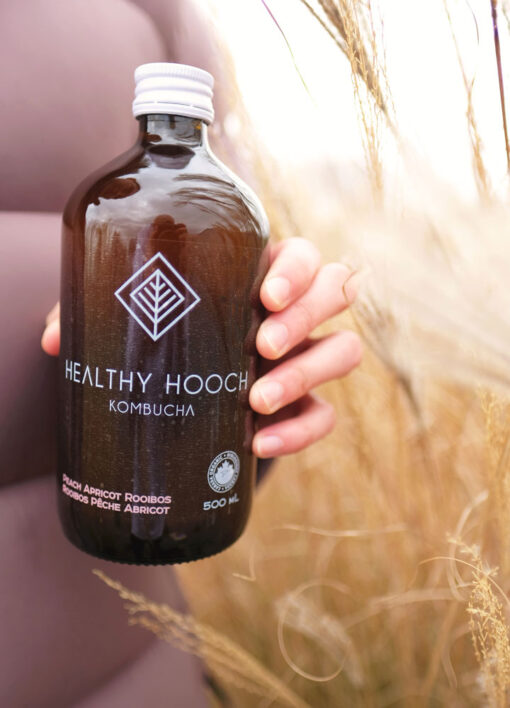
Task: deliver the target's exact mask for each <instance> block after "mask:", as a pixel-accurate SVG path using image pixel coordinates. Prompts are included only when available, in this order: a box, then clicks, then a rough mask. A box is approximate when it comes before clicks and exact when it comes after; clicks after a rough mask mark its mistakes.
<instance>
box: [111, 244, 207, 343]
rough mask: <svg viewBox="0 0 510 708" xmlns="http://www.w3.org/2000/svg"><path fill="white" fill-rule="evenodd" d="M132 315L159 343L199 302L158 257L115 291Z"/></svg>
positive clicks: (192, 292) (195, 295)
mask: <svg viewBox="0 0 510 708" xmlns="http://www.w3.org/2000/svg"><path fill="white" fill-rule="evenodd" d="M115 297H116V298H117V299H118V300H120V302H121V303H122V304H123V305H124V307H125V308H126V310H127V311H128V312H129V314H130V315H131V316H132V317H134V319H135V320H136V321H137V322H138V324H139V325H140V326H141V327H143V329H144V330H145V331H146V332H147V334H148V335H149V336H150V337H151V338H152V339H153V340H154V341H156V340H157V339H159V338H160V337H162V336H163V335H164V334H165V332H168V330H169V329H170V328H171V327H173V326H174V324H175V323H176V322H178V321H179V320H180V319H181V318H182V317H184V315H187V314H188V312H189V311H190V310H192V309H193V308H194V307H195V305H198V303H199V302H200V298H199V297H198V295H197V294H196V292H195V291H194V290H193V288H192V287H191V286H190V285H189V284H188V283H187V282H186V281H185V280H184V278H183V277H182V275H180V274H179V273H178V272H177V270H176V269H175V268H174V267H173V266H172V265H171V264H170V263H169V262H168V261H167V259H166V258H165V257H164V256H163V255H162V254H161V253H156V255H155V256H153V257H152V258H151V259H150V260H149V261H147V263H146V264H145V265H143V266H142V267H141V268H139V269H138V270H137V271H136V273H134V274H133V275H132V276H131V277H130V278H128V280H126V282H125V283H124V284H123V285H121V286H120V288H118V289H117V290H116V291H115Z"/></svg>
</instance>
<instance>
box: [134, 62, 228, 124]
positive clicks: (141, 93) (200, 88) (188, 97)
mask: <svg viewBox="0 0 510 708" xmlns="http://www.w3.org/2000/svg"><path fill="white" fill-rule="evenodd" d="M135 84H136V88H135V100H134V101H133V114H134V116H135V117H137V116H141V115H144V114H147V113H169V114H172V115H177V116H189V117H190V118H200V119H201V120H203V121H205V122H206V123H212V121H213V119H214V110H213V104H212V95H213V85H214V79H213V77H212V76H211V74H209V73H208V72H207V71H204V70H203V69H197V68H196V67H195V66H187V65H186V64H169V63H163V62H161V63H152V64H142V65H141V66H139V67H138V68H137V69H136V70H135Z"/></svg>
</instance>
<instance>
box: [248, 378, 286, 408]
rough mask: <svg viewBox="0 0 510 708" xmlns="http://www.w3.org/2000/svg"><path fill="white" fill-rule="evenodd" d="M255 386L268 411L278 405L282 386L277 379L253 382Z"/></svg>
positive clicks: (281, 396)
mask: <svg viewBox="0 0 510 708" xmlns="http://www.w3.org/2000/svg"><path fill="white" fill-rule="evenodd" d="M255 388H256V392H257V393H258V395H259V396H260V397H261V398H262V400H263V401H264V403H265V405H266V408H267V409H268V411H269V412H270V413H273V412H274V411H275V410H276V409H277V408H279V407H280V401H281V400H282V398H283V386H282V384H281V383H280V382H279V381H259V382H257V383H256V384H255Z"/></svg>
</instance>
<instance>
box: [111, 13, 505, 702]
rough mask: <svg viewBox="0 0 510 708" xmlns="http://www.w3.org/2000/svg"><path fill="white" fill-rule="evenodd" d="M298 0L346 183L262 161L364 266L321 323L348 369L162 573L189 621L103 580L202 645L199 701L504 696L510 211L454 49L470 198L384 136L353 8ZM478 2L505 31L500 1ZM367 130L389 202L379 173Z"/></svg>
mask: <svg viewBox="0 0 510 708" xmlns="http://www.w3.org/2000/svg"><path fill="white" fill-rule="evenodd" d="M296 2H298V0H296ZM306 4H307V5H308V6H309V9H310V11H311V14H310V22H317V21H319V22H321V23H322V25H323V28H324V31H325V32H327V33H329V34H330V36H331V37H332V38H333V40H334V41H335V42H336V43H337V45H338V49H339V51H341V52H343V54H344V55H345V60H346V61H348V62H350V64H351V68H352V76H353V96H354V100H356V101H357V102H358V106H359V115H360V129H361V130H362V133H363V139H364V146H365V151H366V176H367V180H366V185H367V186H366V188H365V189H364V190H363V189H361V188H360V189H359V190H358V191H357V192H356V193H353V192H352V191H351V193H349V195H348V198H346V197H345V194H344V193H343V192H342V187H341V185H338V188H337V187H336V185H335V184H332V182H331V173H330V172H328V173H327V174H328V182H327V183H326V181H324V182H323V183H322V187H323V189H322V197H321V198H322V199H324V194H325V193H327V194H329V195H330V202H329V204H330V206H329V208H328V209H326V210H320V213H319V214H318V213H317V212H318V210H317V209H316V208H314V204H313V200H311V199H310V195H309V190H308V186H307V182H306V176H303V177H302V178H300V177H299V176H296V175H295V174H294V175H289V174H285V173H284V169H283V168H280V169H281V170H282V176H281V184H282V185H283V184H285V185H287V187H286V189H287V194H286V198H285V202H286V205H287V210H286V212H285V214H284V215H283V216H282V217H281V221H280V223H281V224H285V223H287V225H288V230H289V231H290V232H293V233H296V230H299V231H300V232H301V233H302V234H304V235H308V236H310V235H311V234H313V238H314V239H315V240H316V241H317V243H318V244H319V245H320V247H321V248H322V250H323V253H324V256H325V258H339V257H341V256H342V255H343V254H346V253H347V254H349V255H350V257H351V259H352V264H353V266H354V267H356V268H358V269H359V270H360V271H361V272H362V273H364V278H363V281H362V287H361V295H360V299H359V302H358V304H357V305H356V307H355V308H353V310H352V313H351V314H350V315H349V316H347V317H346V316H345V315H343V316H342V317H341V318H340V319H339V320H338V322H336V323H330V324H329V325H328V328H334V327H337V326H351V327H355V328H357V329H359V330H360V331H361V333H362V334H363V336H364V339H365V342H366V352H365V358H364V362H363V365H362V366H361V368H360V369H359V370H358V371H356V372H355V373H354V374H353V375H351V376H349V377H348V378H347V379H345V380H343V381H336V382H333V383H331V384H329V385H327V386H325V387H323V391H322V393H323V394H324V396H325V397H327V398H328V399H329V400H331V401H332V402H333V403H334V405H335V407H336V410H337V412H338V425H337V426H336V429H335V431H334V433H333V434H331V435H330V436H329V437H328V438H327V439H326V440H325V441H323V442H321V443H319V444H316V445H314V446H313V447H312V448H310V449H308V450H307V451H305V452H303V453H301V454H299V455H294V456H291V457H288V458H285V459H282V460H280V461H278V462H277V463H276V464H275V466H274V469H273V472H272V474H271V475H270V476H269V478H268V479H266V480H265V481H264V483H263V485H262V487H261V488H260V490H259V491H258V494H257V498H256V503H255V507H254V511H253V515H252V518H251V521H250V524H249V528H248V530H247V532H246V533H245V535H244V536H243V538H242V539H241V540H240V541H239V542H238V543H236V544H235V546H234V547H233V548H231V549H230V550H228V551H227V552H225V553H223V554H221V555H219V556H217V557H215V558H212V559H210V560H206V561H201V562H200V563H197V564H191V565H190V566H188V567H185V568H182V569H180V570H179V574H180V577H181V579H182V581H183V583H184V586H185V589H186V592H187V596H188V598H189V601H190V604H191V607H192V617H182V616H180V615H178V614H177V613H175V612H174V611H172V610H171V609H170V608H165V607H162V606H158V605H152V604H151V603H150V601H146V600H145V599H144V598H141V597H140V596H137V595H134V594H132V593H130V592H129V591H127V590H125V589H122V588H120V587H119V586H116V585H115V584H114V587H117V589H118V590H119V591H120V592H121V594H122V595H123V597H124V599H125V600H126V602H127V604H128V607H130V608H131V610H133V611H135V613H134V614H133V617H134V618H135V619H136V621H138V622H141V623H142V624H144V625H145V626H146V627H147V628H148V629H150V630H152V631H155V632H156V633H158V634H159V635H160V636H161V637H162V638H164V639H167V640H169V641H173V642H175V643H177V644H178V645H179V646H182V647H183V648H184V649H186V650H189V651H193V652H195V653H197V654H199V655H201V656H202V657H204V658H205V660H206V661H207V663H208V666H209V669H210V671H211V674H212V676H213V684H214V690H213V691H212V693H211V696H212V701H213V702H214V703H215V704H216V705H232V706H236V707H237V706H243V707H244V706H246V707H251V706H260V707H262V706H265V707H267V706H314V707H315V706H317V707H321V708H322V707H323V706H324V707H330V706H360V707H363V708H365V707H367V708H372V707H374V708H383V707H385V708H386V707H388V708H389V707H390V706H412V707H414V706H435V705H438V706H449V707H454V706H459V707H462V708H464V707H465V706H486V705H488V706H498V707H499V706H506V705H507V703H508V701H509V686H510V639H509V620H510V599H509V597H510V505H509V499H510V438H509V431H510V403H509V399H508V392H509V390H510V325H509V323H510V294H509V292H510V289H509V285H510V246H509V241H508V238H509V235H510V209H509V207H508V204H507V200H506V198H504V197H501V196H496V190H495V189H494V187H493V184H492V183H491V175H490V174H489V171H488V170H487V168H486V166H485V164H484V156H483V147H482V144H483V142H482V138H481V136H480V132H479V129H478V125H477V120H476V106H475V104H474V102H473V100H472V81H471V79H470V77H469V75H468V73H467V71H466V70H465V69H464V68H463V67H464V64H463V57H462V54H461V52H460V49H458V59H459V62H460V64H459V67H460V69H461V71H460V72H459V81H462V82H463V83H464V86H465V91H466V123H465V125H462V126H459V130H467V131H468V132H469V136H470V144H471V149H472V158H473V170H474V175H475V178H476V183H477V185H478V189H479V199H478V200H476V201H475V202H470V203H467V202H466V201H461V200H460V199H459V198H457V197H456V196H455V195H454V194H453V193H451V191H450V190H448V189H447V188H445V186H444V185H443V184H441V183H440V181H438V180H437V178H436V177H434V176H433V172H432V171H431V170H430V169H429V167H428V166H424V165H422V164H420V163H419V161H417V159H416V158H415V157H414V156H413V154H412V152H411V151H410V150H409V148H408V147H407V146H406V145H405V143H404V141H403V140H402V139H401V137H400V135H399V129H398V116H395V112H394V110H393V106H392V101H391V95H390V88H391V77H390V76H388V75H387V73H386V70H385V66H384V61H383V59H384V56H383V52H382V51H381V42H380V37H379V29H380V24H379V23H380V15H379V14H376V13H375V12H374V8H372V7H371V4H370V1H369V0H366V1H365V2H361V1H356V0H319V1H318V2H316V3H312V2H307V3H306ZM481 5H483V3H480V6H481ZM479 9H480V11H486V12H488V13H490V12H491V11H492V12H493V13H494V15H495V17H497V19H499V20H500V22H501V20H502V18H503V20H502V21H503V27H500V31H507V29H506V25H505V22H504V18H505V13H504V11H505V10H506V8H505V7H503V6H500V5H499V4H498V3H496V2H492V3H491V2H489V0H487V3H486V8H485V10H483V8H479ZM448 10H449V7H448V5H445V12H446V13H447V12H448ZM445 18H446V19H445V21H449V22H450V26H451V30H452V42H455V41H456V28H455V26H454V24H453V21H452V18H451V17H449V16H448V14H446V15H445ZM495 67H496V64H495ZM495 70H496V68H495ZM502 75H503V74H502ZM495 110H500V107H499V106H498V105H497V104H496V107H495ZM502 135H503V134H502ZM387 142H392V144H393V145H394V146H395V149H396V150H397V151H398V153H399V155H400V158H401V161H402V165H403V168H402V169H403V171H404V172H405V180H406V181H407V185H408V186H409V185H413V190H414V191H412V194H413V195H414V196H413V197H412V198H410V199H409V201H406V202H401V201H398V200H397V199H396V198H395V197H394V195H393V194H392V192H391V187H390V186H388V185H387V184H386V181H385V165H384V158H383V154H382V152H381V146H384V145H385V144H386V143H387ZM502 150H505V139H504V137H502ZM263 178H264V177H263V175H262V176H261V179H263ZM317 179H318V181H319V182H320V175H318V176H317ZM273 180H274V173H273ZM282 190H283V187H282ZM282 190H280V191H282ZM499 191H500V192H501V191H505V190H501V189H500V190H499ZM410 193H411V192H410V190H409V189H406V191H405V194H406V195H409V194H410ZM406 198H407V197H406ZM269 206H270V208H271V210H272V212H274V213H275V214H276V211H277V205H269ZM289 214H291V215H292V217H291V219H290V221H289Z"/></svg>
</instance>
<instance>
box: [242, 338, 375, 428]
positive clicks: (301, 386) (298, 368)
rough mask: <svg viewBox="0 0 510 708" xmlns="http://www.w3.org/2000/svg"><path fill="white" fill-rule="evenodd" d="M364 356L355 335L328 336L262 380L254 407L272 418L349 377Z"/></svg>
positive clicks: (255, 387)
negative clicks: (322, 387)
mask: <svg viewBox="0 0 510 708" xmlns="http://www.w3.org/2000/svg"><path fill="white" fill-rule="evenodd" d="M361 355H362V346H361V340H360V338H359V337H358V335H357V334H355V333H354V332H351V331H349V330H346V331H343V332H338V333H336V334H332V335H330V336H328V337H324V338H323V339H320V340H318V341H317V342H316V343H314V344H313V345H312V346H311V347H309V348H308V349H307V350H305V351H303V352H301V353H299V354H297V355H296V356H293V357H292V358H289V359H287V360H286V361H284V362H283V363H281V364H279V365H278V366H276V367H275V368H274V369H272V370H271V371H270V372H269V373H268V374H266V375H265V376H262V377H261V378H260V379H258V380H257V381H256V382H255V383H254V385H253V386H252V388H251V391H250V405H251V407H252V408H253V409H254V410H255V411H257V412H258V413H263V414H264V415H270V414H271V413H274V412H275V411H277V410H279V409H280V408H282V407H283V406H286V405H288V404H289V403H292V402H293V401H297V400H298V399H299V398H301V397H302V396H304V395H306V394H307V393H308V392H309V391H311V389H312V388H315V386H318V385H319V384H321V383H324V382H325V381H329V380H330V379H335V378H339V377H341V376H345V375H346V374H348V373H349V372H350V371H352V369H354V368H355V367H356V366H357V365H358V364H359V363H360V361H361Z"/></svg>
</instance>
